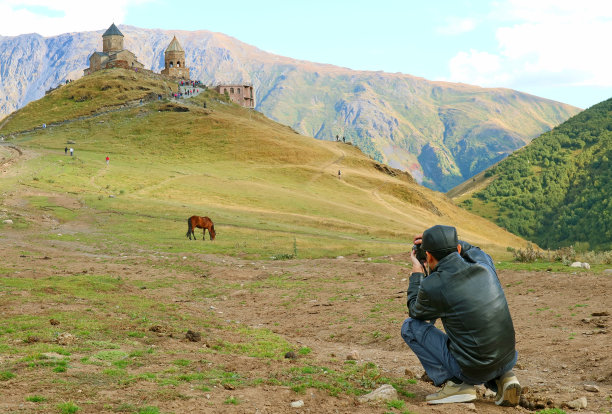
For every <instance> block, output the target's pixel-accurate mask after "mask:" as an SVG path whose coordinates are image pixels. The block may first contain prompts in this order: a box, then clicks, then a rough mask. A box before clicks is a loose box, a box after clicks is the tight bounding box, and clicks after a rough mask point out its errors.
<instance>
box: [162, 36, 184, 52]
mask: <svg viewBox="0 0 612 414" xmlns="http://www.w3.org/2000/svg"><path fill="white" fill-rule="evenodd" d="M166 52H184V50H183V48H182V47H181V44H180V43H179V41H178V40H176V36H174V37H173V38H172V41H171V42H170V44H169V45H168V47H167V48H166Z"/></svg>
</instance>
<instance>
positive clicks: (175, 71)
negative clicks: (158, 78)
mask: <svg viewBox="0 0 612 414" xmlns="http://www.w3.org/2000/svg"><path fill="white" fill-rule="evenodd" d="M164 66H165V67H164V69H162V71H161V74H162V75H166V76H170V77H171V78H178V79H185V80H189V68H188V67H187V66H185V51H184V50H183V48H182V47H181V44H180V43H179V41H178V40H177V39H176V36H174V38H172V41H171V42H170V44H169V45H168V48H167V49H166V51H165V52H164Z"/></svg>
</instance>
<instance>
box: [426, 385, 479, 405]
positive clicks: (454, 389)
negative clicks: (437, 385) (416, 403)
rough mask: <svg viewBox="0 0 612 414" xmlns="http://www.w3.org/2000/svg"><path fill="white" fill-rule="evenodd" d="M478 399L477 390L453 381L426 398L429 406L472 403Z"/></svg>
mask: <svg viewBox="0 0 612 414" xmlns="http://www.w3.org/2000/svg"><path fill="white" fill-rule="evenodd" d="M475 399H476V388H474V386H473V385H468V384H464V383H461V384H455V383H454V382H452V381H450V380H449V381H446V384H444V387H442V389H441V390H440V391H438V392H437V393H435V394H429V395H428V396H427V397H425V401H427V404H448V403H460V402H470V401H474V400H475Z"/></svg>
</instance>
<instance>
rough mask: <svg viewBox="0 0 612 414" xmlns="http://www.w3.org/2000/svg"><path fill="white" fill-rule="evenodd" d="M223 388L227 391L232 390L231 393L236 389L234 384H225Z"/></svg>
mask: <svg viewBox="0 0 612 414" xmlns="http://www.w3.org/2000/svg"><path fill="white" fill-rule="evenodd" d="M223 388H225V389H226V390H230V391H231V390H235V389H236V387H235V386H234V385H233V384H230V383H227V382H226V383H225V384H223Z"/></svg>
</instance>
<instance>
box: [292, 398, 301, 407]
mask: <svg viewBox="0 0 612 414" xmlns="http://www.w3.org/2000/svg"><path fill="white" fill-rule="evenodd" d="M291 406H292V407H293V408H300V407H303V406H304V401H302V400H298V401H292V402H291Z"/></svg>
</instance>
